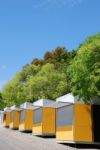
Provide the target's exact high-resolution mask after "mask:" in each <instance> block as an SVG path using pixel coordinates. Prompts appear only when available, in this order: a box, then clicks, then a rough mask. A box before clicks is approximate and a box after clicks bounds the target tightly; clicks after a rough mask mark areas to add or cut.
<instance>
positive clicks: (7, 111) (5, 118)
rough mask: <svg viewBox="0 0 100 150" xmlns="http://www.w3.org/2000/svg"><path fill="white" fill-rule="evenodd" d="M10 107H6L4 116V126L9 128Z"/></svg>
mask: <svg viewBox="0 0 100 150" xmlns="http://www.w3.org/2000/svg"><path fill="white" fill-rule="evenodd" d="M10 111H11V109H10V107H6V108H5V109H4V116H3V126H5V127H9V123H10Z"/></svg>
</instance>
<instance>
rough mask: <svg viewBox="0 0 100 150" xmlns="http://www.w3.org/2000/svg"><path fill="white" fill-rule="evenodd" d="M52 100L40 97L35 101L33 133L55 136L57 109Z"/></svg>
mask: <svg viewBox="0 0 100 150" xmlns="http://www.w3.org/2000/svg"><path fill="white" fill-rule="evenodd" d="M53 103H54V101H52V100H47V99H40V100H38V101H36V102H35V103H33V105H34V106H35V107H36V108H35V109H34V120H33V128H32V133H33V135H40V136H54V135H55V126H56V118H55V117H56V111H55V108H52V107H51V105H52V104H53Z"/></svg>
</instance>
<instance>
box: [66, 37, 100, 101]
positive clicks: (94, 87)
mask: <svg viewBox="0 0 100 150" xmlns="http://www.w3.org/2000/svg"><path fill="white" fill-rule="evenodd" d="M69 70H70V75H71V79H72V85H71V86H72V92H73V93H74V94H75V95H76V94H78V95H80V96H81V97H83V98H84V100H85V101H87V102H88V101H89V102H90V101H91V99H92V98H93V97H100V34H97V35H95V36H91V37H89V38H88V39H87V40H86V41H85V42H84V43H83V44H82V45H81V46H80V47H79V49H78V51H77V55H76V57H75V58H74V60H73V61H72V63H71V66H70V69H69Z"/></svg>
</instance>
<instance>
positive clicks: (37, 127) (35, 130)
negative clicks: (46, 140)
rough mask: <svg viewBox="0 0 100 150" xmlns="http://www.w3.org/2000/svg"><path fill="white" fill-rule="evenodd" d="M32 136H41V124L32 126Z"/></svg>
mask: <svg viewBox="0 0 100 150" xmlns="http://www.w3.org/2000/svg"><path fill="white" fill-rule="evenodd" d="M32 133H33V134H42V123H37V124H33V128H32Z"/></svg>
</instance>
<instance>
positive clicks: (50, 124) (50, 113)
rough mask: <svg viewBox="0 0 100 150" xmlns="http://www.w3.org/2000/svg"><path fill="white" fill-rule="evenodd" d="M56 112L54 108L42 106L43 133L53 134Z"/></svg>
mask: <svg viewBox="0 0 100 150" xmlns="http://www.w3.org/2000/svg"><path fill="white" fill-rule="evenodd" d="M55 115H56V112H55V109H54V108H43V133H44V134H55V132H56V131H55V130H56V129H55V126H56V118H55Z"/></svg>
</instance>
